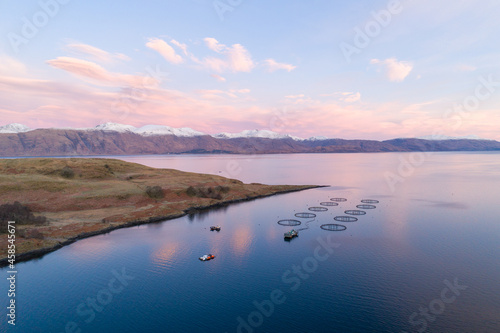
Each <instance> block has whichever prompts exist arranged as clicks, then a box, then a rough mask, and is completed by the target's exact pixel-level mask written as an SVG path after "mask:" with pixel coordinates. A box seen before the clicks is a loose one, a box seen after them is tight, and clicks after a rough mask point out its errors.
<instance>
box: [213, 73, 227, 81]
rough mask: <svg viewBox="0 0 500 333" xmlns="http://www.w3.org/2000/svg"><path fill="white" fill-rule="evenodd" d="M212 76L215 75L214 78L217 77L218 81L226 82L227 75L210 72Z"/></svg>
mask: <svg viewBox="0 0 500 333" xmlns="http://www.w3.org/2000/svg"><path fill="white" fill-rule="evenodd" d="M210 76H211V77H213V78H214V79H216V80H217V81H219V82H226V78H225V77H222V76H220V75H217V74H210Z"/></svg>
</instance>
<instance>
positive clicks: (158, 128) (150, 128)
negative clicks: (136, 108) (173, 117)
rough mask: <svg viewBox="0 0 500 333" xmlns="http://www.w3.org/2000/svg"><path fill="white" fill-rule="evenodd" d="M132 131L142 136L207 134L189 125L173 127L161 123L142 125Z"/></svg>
mask: <svg viewBox="0 0 500 333" xmlns="http://www.w3.org/2000/svg"><path fill="white" fill-rule="evenodd" d="M133 132H135V133H137V134H140V135H143V136H151V135H168V134H171V135H175V136H183V137H192V136H201V135H207V134H205V133H202V132H198V131H195V130H194V129H192V128H189V127H182V128H173V127H169V126H162V125H146V126H142V127H141V128H137V129H135V130H134V131H133Z"/></svg>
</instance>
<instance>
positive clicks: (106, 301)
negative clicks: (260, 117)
mask: <svg viewBox="0 0 500 333" xmlns="http://www.w3.org/2000/svg"><path fill="white" fill-rule="evenodd" d="M419 157H421V156H418V155H415V154H413V155H412V154H404V153H389V154H325V155H265V156H262V155H261V156H218V155H216V156H140V157H133V156H132V157H123V158H122V159H124V160H127V161H132V162H137V163H142V164H146V165H150V166H154V167H168V168H177V169H181V170H186V171H194V172H204V173H212V174H221V175H226V176H230V177H232V178H238V179H240V180H243V181H245V182H260V183H268V184H328V185H332V187H330V188H322V189H316V190H309V191H303V192H298V193H291V194H286V195H279V196H275V197H270V198H266V199H261V200H257V201H253V202H246V203H241V204H238V205H233V206H230V207H227V208H224V209H220V210H215V211H209V212H205V213H203V214H197V215H193V216H186V217H184V218H180V219H177V220H171V221H166V222H163V223H158V224H152V225H145V226H140V227H135V228H130V229H123V230H117V231H114V232H111V233H109V234H107V235H102V236H97V237H93V238H89V239H86V240H82V241H79V242H77V243H74V244H72V245H70V246H68V247H65V248H63V249H61V250H59V251H56V252H54V253H52V254H49V255H46V256H45V257H43V258H41V259H39V260H35V261H30V262H26V263H20V264H18V271H19V273H18V285H17V288H18V294H17V298H16V300H17V304H18V308H17V314H18V318H17V319H18V320H17V325H16V327H15V329H12V328H11V327H9V328H8V330H9V331H12V332H14V331H15V332H65V326H66V325H68V328H70V326H71V325H75V326H76V325H77V326H78V328H79V329H81V331H82V332H245V333H247V332H404V331H407V332H417V331H418V330H420V331H421V332H423V331H425V332H499V331H500V289H499V286H498V282H499V281H500V262H499V258H500V246H499V244H500V220H499V217H498V216H499V213H500V206H499V204H498V200H499V198H500V154H498V153H433V154H429V155H427V156H425V157H424V158H423V160H421V159H419ZM404 161H411V163H413V164H414V165H418V166H416V167H414V166H412V165H411V163H410V164H406V163H405V162H404ZM398 169H399V170H398ZM389 175H390V177H392V178H390V182H388V181H387V179H386V178H387V177H388V176H389ZM333 197H343V198H346V199H347V201H346V202H341V203H340V204H339V206H338V207H331V208H330V209H329V210H328V211H327V212H318V213H317V218H316V220H315V221H312V222H310V223H309V224H308V226H309V229H307V230H303V231H301V232H300V236H299V237H298V238H295V239H293V240H292V241H291V242H285V241H284V240H283V233H284V232H285V231H288V230H289V229H290V227H283V226H280V225H278V224H277V223H276V222H277V221H278V220H279V219H284V218H294V214H295V213H297V212H303V211H307V209H308V207H310V206H318V204H319V203H320V202H322V201H329V199H330V198H333ZM365 198H370V199H376V200H379V201H380V203H379V204H377V205H376V206H377V208H376V209H373V210H367V214H366V215H364V216H360V217H359V221H357V222H352V223H344V224H345V225H346V226H347V230H345V231H342V232H329V231H324V230H322V229H320V227H319V226H320V225H321V224H324V223H334V221H333V217H335V216H337V215H344V214H343V211H344V210H346V209H355V206H356V205H357V204H359V203H360V200H361V199H365ZM301 220H302V221H303V222H306V221H308V220H307V219H301ZM337 223H340V222H337ZM214 224H219V225H221V226H222V231H221V232H219V233H217V232H210V231H209V230H208V228H209V227H210V226H211V225H214ZM304 226H305V223H303V224H302V225H301V226H299V227H298V228H300V227H304ZM321 244H323V246H322V245H321ZM325 244H334V245H330V246H329V245H325ZM328 251H330V252H328ZM206 253H213V254H215V255H216V256H217V257H216V258H215V260H212V261H210V262H200V261H199V260H198V259H197V258H198V257H199V256H201V255H203V254H206ZM1 274H2V276H6V275H7V273H6V270H5V269H3V270H2V271H1ZM123 274H124V275H125V276H123ZM117 275H118V276H120V278H121V280H120V279H116V276H117ZM445 280H447V281H448V282H444V281H445ZM5 281H6V280H5V278H2V283H1V284H0V287H1V296H0V297H1V298H2V306H5V305H6V304H7V303H6V302H7V300H6V290H7V285H6V283H5ZM449 284H451V285H453V284H458V289H456V288H457V287H455V288H454V291H450V289H449V287H448V285H449ZM446 288H448V289H446ZM110 290H112V291H110ZM96 298H97V300H98V301H96V304H95V305H93V306H94V308H93V309H92V307H91V306H92V305H91V304H92V302H93V299H96ZM270 300H273V301H274V302H275V303H272V302H271V301H270ZM86 303H88V304H86ZM270 304H272V305H270ZM428 308H430V309H429V310H427V309H428ZM4 309H5V308H4ZM420 311H424V312H423V314H421V312H420ZM425 311H427V313H425ZM4 319H5V318H4ZM242 322H244V323H243V324H242ZM68 323H69V324H68ZM0 330H1V331H6V330H7V325H6V321H5V320H2V322H1V323H0ZM71 331H72V330H68V332H71ZM77 331H78V330H75V332H77Z"/></svg>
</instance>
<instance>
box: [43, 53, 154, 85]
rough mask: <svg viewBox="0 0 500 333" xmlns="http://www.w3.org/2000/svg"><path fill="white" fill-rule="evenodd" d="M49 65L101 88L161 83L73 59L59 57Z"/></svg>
mask: <svg viewBox="0 0 500 333" xmlns="http://www.w3.org/2000/svg"><path fill="white" fill-rule="evenodd" d="M47 63H48V64H49V65H50V66H52V67H55V68H58V69H62V70H64V71H66V72H68V73H71V74H73V75H74V76H76V77H78V78H81V79H85V80H86V81H90V82H91V83H94V84H97V85H101V86H115V87H116V86H154V85H157V84H158V83H159V82H158V81H157V80H156V79H154V78H152V77H150V76H139V75H128V74H121V73H113V72H110V71H108V70H106V69H104V68H103V67H101V66H99V65H98V64H96V63H93V62H90V61H87V60H82V59H76V58H71V57H57V58H56V59H52V60H48V61H47Z"/></svg>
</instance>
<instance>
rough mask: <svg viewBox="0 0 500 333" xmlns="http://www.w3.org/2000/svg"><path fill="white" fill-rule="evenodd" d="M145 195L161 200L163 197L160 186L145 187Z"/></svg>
mask: <svg viewBox="0 0 500 333" xmlns="http://www.w3.org/2000/svg"><path fill="white" fill-rule="evenodd" d="M146 194H147V195H148V197H150V198H153V199H161V198H163V197H164V196H165V194H164V193H163V189H162V188H161V187H160V186H148V187H146Z"/></svg>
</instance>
